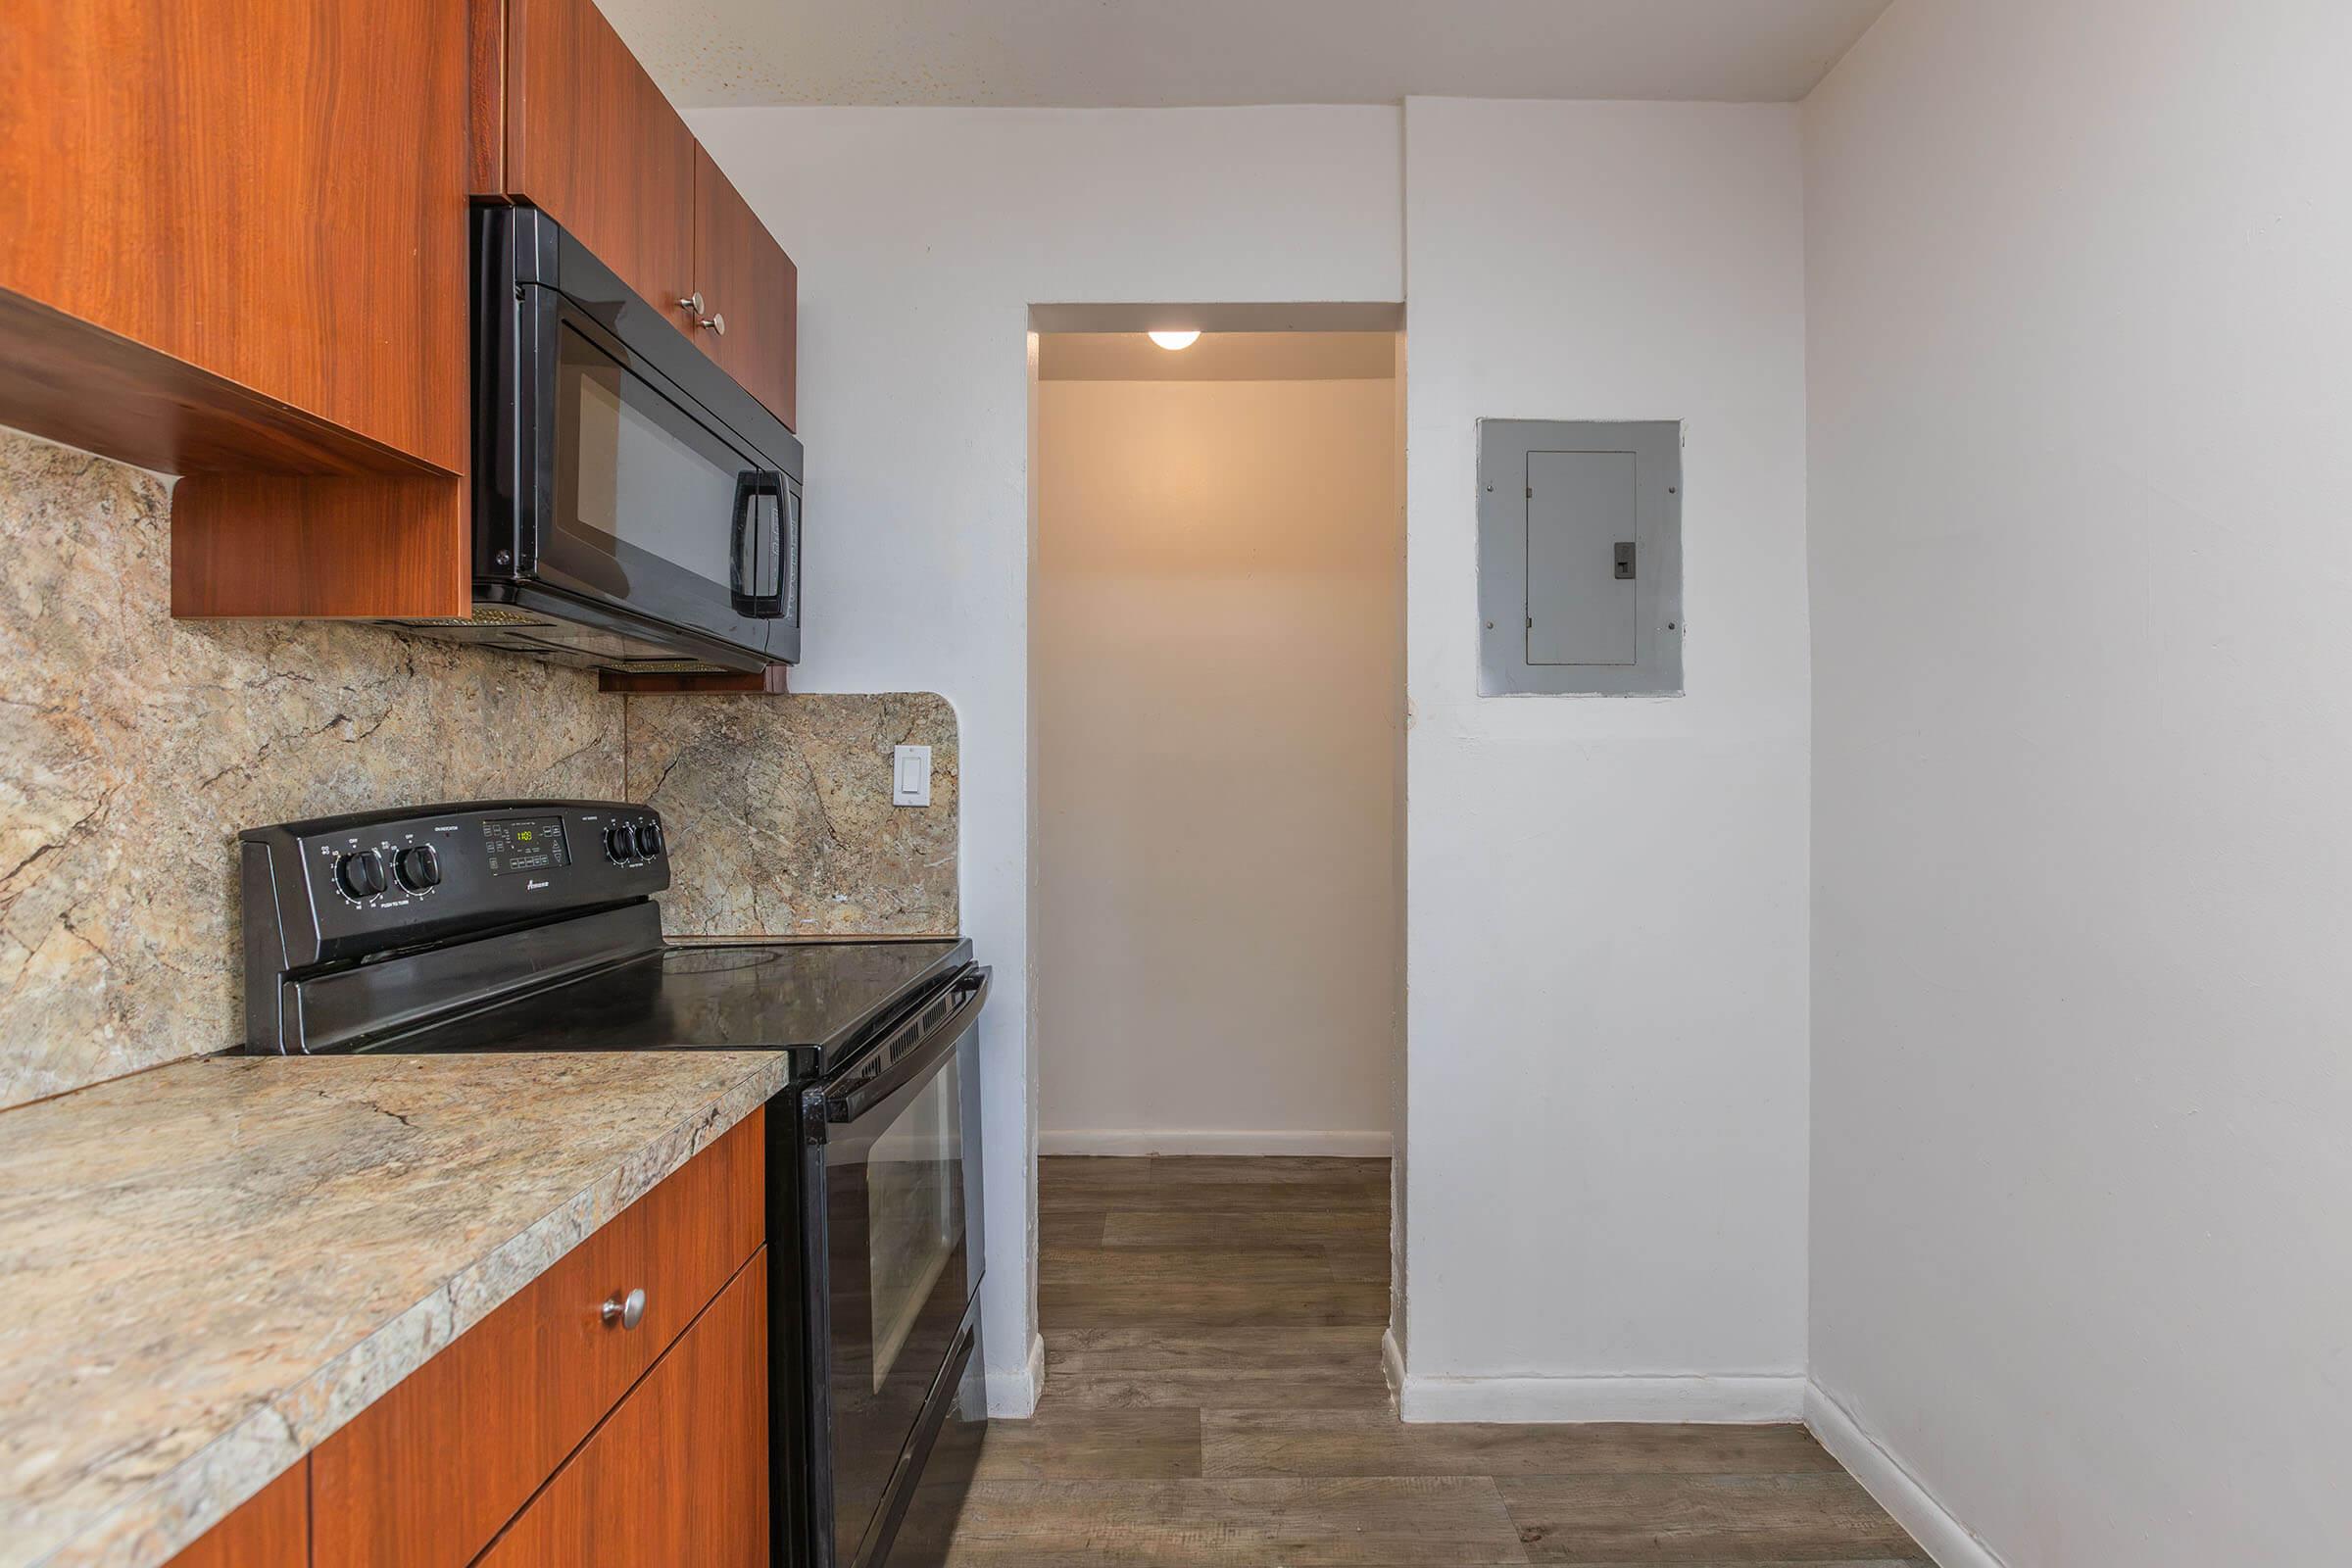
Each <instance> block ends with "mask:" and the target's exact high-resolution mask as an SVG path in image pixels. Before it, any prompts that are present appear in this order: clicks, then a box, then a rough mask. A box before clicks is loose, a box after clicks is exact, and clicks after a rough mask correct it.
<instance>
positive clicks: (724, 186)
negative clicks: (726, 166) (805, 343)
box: [694, 142, 801, 426]
mask: <svg viewBox="0 0 2352 1568" xmlns="http://www.w3.org/2000/svg"><path fill="white" fill-rule="evenodd" d="M694 277H695V287H696V288H697V289H699V290H700V291H701V293H702V296H703V304H704V307H705V310H706V312H707V313H708V314H709V315H710V316H711V326H709V327H703V328H701V329H700V330H699V332H698V334H697V335H698V336H699V338H700V339H701V341H702V345H703V349H704V351H705V352H706V353H708V354H709V355H710V356H711V358H712V359H714V360H716V361H717V362H718V363H719V364H720V365H721V366H723V367H724V368H726V370H727V373H728V374H730V375H732V376H734V377H735V379H736V380H738V381H740V382H742V383H743V387H744V390H745V391H747V392H749V393H751V394H752V396H754V397H756V398H758V399H759V400H760V402H762V403H764V404H766V405H767V408H768V412H769V413H771V414H773V415H774V416H775V417H777V418H779V419H782V420H783V421H784V423H785V424H786V425H787V426H791V425H793V424H794V423H796V422H797V421H796V418H795V416H794V411H793V363H794V360H795V358H796V350H797V348H798V341H797V338H798V333H799V327H800V321H799V312H800V278H801V274H800V269H799V268H797V267H795V266H793V265H792V258H791V257H789V256H787V255H785V254H784V247H783V246H781V245H779V244H777V243H776V241H775V238H774V236H773V235H771V234H769V233H768V231H767V230H766V229H765V228H764V227H762V226H761V225H760V220H759V219H758V218H757V217H756V216H755V215H754V214H753V212H752V207H751V204H750V203H749V202H747V201H745V200H744V199H743V198H742V196H740V195H738V194H737V193H736V190H735V187H734V186H733V185H732V184H730V183H729V182H728V180H727V176H726V175H724V174H722V173H720V172H718V165H716V164H714V163H712V162H711V155H710V154H709V153H708V152H706V151H704V150H703V147H702V144H701V143H699V142H698V143H696V144H695V149H694ZM721 320H723V321H724V322H725V323H726V330H725V331H724V332H723V333H722V332H719V331H717V330H716V329H715V328H716V326H717V323H718V322H719V321H721Z"/></svg>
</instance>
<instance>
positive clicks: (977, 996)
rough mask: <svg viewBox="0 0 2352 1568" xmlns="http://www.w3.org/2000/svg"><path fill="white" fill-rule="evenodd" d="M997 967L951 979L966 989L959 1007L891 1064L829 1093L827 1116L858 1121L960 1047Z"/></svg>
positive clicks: (837, 1122)
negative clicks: (959, 1044)
mask: <svg viewBox="0 0 2352 1568" xmlns="http://www.w3.org/2000/svg"><path fill="white" fill-rule="evenodd" d="M995 973H996V971H995V970H993V969H989V968H985V967H983V968H978V969H967V970H965V971H964V972H963V973H962V974H959V975H957V976H956V979H955V980H954V981H953V982H951V983H950V987H949V989H950V990H953V991H957V992H960V993H962V998H961V1000H960V1001H958V1002H957V1003H956V1007H955V1010H954V1011H952V1012H950V1013H949V1014H948V1015H947V1017H946V1018H944V1019H942V1020H941V1021H940V1024H939V1026H938V1027H937V1028H935V1029H933V1030H932V1031H931V1032H930V1033H928V1034H926V1035H924V1036H923V1038H922V1040H921V1041H920V1042H919V1043H918V1044H916V1045H914V1046H912V1047H910V1048H909V1049H908V1050H907V1051H906V1052H905V1053H903V1054H900V1055H898V1056H896V1057H893V1058H892V1059H891V1061H890V1062H889V1064H888V1065H886V1066H884V1067H883V1068H882V1070H881V1071H879V1072H877V1073H875V1074H874V1075H873V1076H872V1077H870V1078H861V1079H859V1080H858V1082H857V1083H854V1084H850V1085H848V1086H846V1087H844V1088H842V1089H840V1090H837V1091H836V1092H834V1093H833V1094H830V1095H827V1096H826V1097H825V1120H826V1121H828V1122H831V1123H833V1124H834V1125H836V1126H839V1125H840V1124H841V1123H843V1122H851V1121H856V1120H857V1119H858V1117H860V1116H862V1115H864V1114H865V1113H866V1112H867V1111H869V1110H871V1109H873V1108H874V1107H875V1106H876V1105H879V1104H881V1103H883V1102H884V1101H886V1100H888V1099H889V1098H890V1097H891V1096H893V1095H895V1094H897V1093H898V1092H899V1091H900V1090H902V1089H904V1088H906V1087H907V1085H908V1084H910V1083H913V1082H914V1081H916V1080H917V1079H919V1078H921V1077H922V1076H923V1075H925V1074H926V1073H928V1072H930V1070H931V1069H932V1068H933V1067H936V1066H937V1065H939V1063H940V1060H941V1059H942V1058H943V1057H945V1056H946V1055H947V1054H949V1053H950V1052H952V1051H954V1050H955V1049H956V1042H957V1041H958V1040H961V1039H962V1038H963V1033H964V1031H965V1030H966V1029H967V1028H969V1027H970V1026H971V1022H972V1020H973V1019H974V1018H976V1017H978V1016H979V1015H980V1008H981V1006H982V1005H984V1004H985V1003H986V1002H987V1001H988V986H989V981H990V979H991V978H992V977H993V976H994V975H995Z"/></svg>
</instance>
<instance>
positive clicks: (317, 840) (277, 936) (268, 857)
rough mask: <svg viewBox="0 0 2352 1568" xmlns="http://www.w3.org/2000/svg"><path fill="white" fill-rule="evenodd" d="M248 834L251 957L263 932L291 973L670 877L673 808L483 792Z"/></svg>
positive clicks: (561, 908) (631, 894) (276, 964)
mask: <svg viewBox="0 0 2352 1568" xmlns="http://www.w3.org/2000/svg"><path fill="white" fill-rule="evenodd" d="M241 839H242V845H241V849H242V853H243V856H244V864H243V883H244V893H245V928H246V931H245V934H246V945H247V958H248V966H249V968H250V967H251V966H252V964H253V962H254V960H255V952H256V945H257V943H258V944H259V945H260V948H261V949H262V950H263V952H264V955H265V956H267V957H268V958H269V960H270V968H271V969H273V970H275V971H276V972H278V973H281V974H283V973H288V972H294V971H299V970H303V969H306V968H309V967H311V966H313V965H318V964H329V963H338V962H347V961H354V960H361V959H366V958H369V957H373V956H379V955H381V954H386V953H390V952H393V951H396V950H400V949H405V948H412V947H415V946H417V944H419V943H424V942H435V941H440V940H443V939H446V938H449V937H455V936H464V935H466V933H468V932H470V931H476V930H492V929H499V928H504V927H510V926H515V925H519V924H531V923H536V922H538V921H540V920H547V919H555V918H557V917H558V916H561V915H564V914H570V913H576V912H578V911H580V910H584V909H592V908H599V907H607V906H611V905H618V904H626V903H630V902H634V901H639V900H643V899H647V898H651V897H652V896H653V895H654V894H656V893H659V892H661V891H662V889H664V888H666V887H668V886H669V855H668V846H667V844H666V843H665V842H664V840H663V836H662V818H661V816H660V814H659V813H657V812H655V811H654V810H653V809H651V808H649V807H643V806H631V805H628V804H627V803H625V802H615V801H473V802H466V803H465V804H462V805H455V806H430V807H420V808H414V809H405V810H395V811H379V812H368V813H362V814H357V815H351V816H338V817H319V818H316V819H313V820H311V821H306V822H286V823H280V824H278V825H277V826H274V827H262V828H252V829H248V830H247V831H246V832H245V833H244V834H242V835H241ZM250 978H251V977H250V976H249V982H250Z"/></svg>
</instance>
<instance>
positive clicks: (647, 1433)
mask: <svg viewBox="0 0 2352 1568" xmlns="http://www.w3.org/2000/svg"><path fill="white" fill-rule="evenodd" d="M767 1561H768V1476H767V1254H766V1251H765V1250H761V1251H760V1252H759V1253H758V1254H757V1255H755V1256H754V1257H753V1259H752V1261H751V1262H749V1263H747V1264H746V1265H745V1266H744V1268H743V1271H742V1272H741V1273H739V1274H737V1275H736V1276H735V1279H734V1282H733V1283H732V1284H730V1285H729V1286H728V1287H727V1288H726V1289H725V1290H724V1291H722V1292H720V1293H719V1297H718V1299H716V1300H715V1301H712V1302H711V1307H710V1310H708V1311H706V1312H705V1313H704V1314H703V1315H702V1316H701V1317H700V1318H699V1319H697V1320H696V1322H695V1324H694V1326H693V1327H692V1328H690V1329H688V1330H687V1331H686V1333H685V1335H684V1336H683V1337H682V1338H680V1339H679V1341H678V1343H677V1344H676V1345H674V1346H672V1347H671V1348H670V1350H669V1353H668V1354H666V1355H664V1356H663V1357H662V1360H661V1361H660V1363H659V1364H657V1365H656V1366H655V1367H654V1369H653V1371H652V1372H650V1373H649V1374H647V1376H646V1379H645V1381H644V1382H642V1383H640V1384H638V1385H637V1387H636V1388H635V1389H634V1390H632V1391H631V1392H630V1394H629V1397H627V1398H625V1399H623V1400H621V1402H620V1405H619V1407H618V1408H617V1409H615V1410H614V1411H613V1414H612V1415H611V1416H610V1417H608V1418H607V1419H606V1421H605V1424H604V1425H603V1426H601V1427H599V1428H597V1429H596V1435H595V1436H594V1437H591V1438H590V1439H589V1440H588V1441H587V1443H586V1444H585V1445H583V1446H581V1448H580V1451H579V1452H578V1453H576V1454H574V1455H572V1457H571V1458H570V1460H569V1461H568V1462H566V1463H565V1464H564V1468H563V1469H561V1470H559V1471H557V1472H556V1476H555V1479H554V1480H552V1481H550V1482H549V1483H548V1484H547V1487H546V1490H544V1491H543V1492H541V1493H540V1494H539V1495H538V1496H536V1497H534V1498H533V1499H532V1500H531V1505H530V1506H529V1507H527V1508H525V1509H524V1510H523V1511H522V1513H521V1514H520V1515H519V1516H517V1517H516V1519H515V1522H514V1523H513V1524H512V1525H510V1526H508V1527H507V1531H506V1533H505V1534H504V1535H502V1536H500V1537H499V1538H498V1542H497V1544H495V1545H493V1546H492V1547H491V1548H490V1549H489V1551H487V1552H485V1553H484V1554H483V1555H482V1558H481V1568H608V1565H609V1568H642V1565H645V1564H653V1563H676V1564H687V1563H692V1564H695V1565H696V1568H766V1564H767Z"/></svg>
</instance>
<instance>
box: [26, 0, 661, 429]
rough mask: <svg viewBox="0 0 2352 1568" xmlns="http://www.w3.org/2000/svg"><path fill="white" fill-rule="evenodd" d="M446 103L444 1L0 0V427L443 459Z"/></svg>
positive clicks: (453, 383) (451, 220)
mask: <svg viewBox="0 0 2352 1568" xmlns="http://www.w3.org/2000/svg"><path fill="white" fill-rule="evenodd" d="M465 117H466V0H380V3H378V4H375V5H369V6H355V5H350V4H346V3H343V0H205V3H203V4H200V5H198V4H189V3H187V0H7V3H6V4H4V5H0V424H7V425H14V426H17V427H19V428H22V429H26V430H30V431H33V432H34V433H36V434H39V435H45V436H50V437H52V438H55V439H58V440H63V441H68V442H72V443H73V444H75V445H78V446H83V447H87V448H90V449H91V450H94V451H98V452H103V453H106V454H108V455H109V456H112V457H117V458H121V459H123V460H125V461H128V462H132V463H137V464H140V465H143V466H148V467H153V468H160V469H162V470H164V471H167V472H171V473H198V472H221V471H249V470H257V469H258V470H265V471H275V472H304V473H366V472H410V473H417V472H430V471H435V470H437V471H440V472H443V473H447V474H463V473H464V472H465V471H466V452H467V432H468V419H467V398H466V186H465V158H466V130H465V124H466V120H465ZM689 177H691V170H689Z"/></svg>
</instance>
